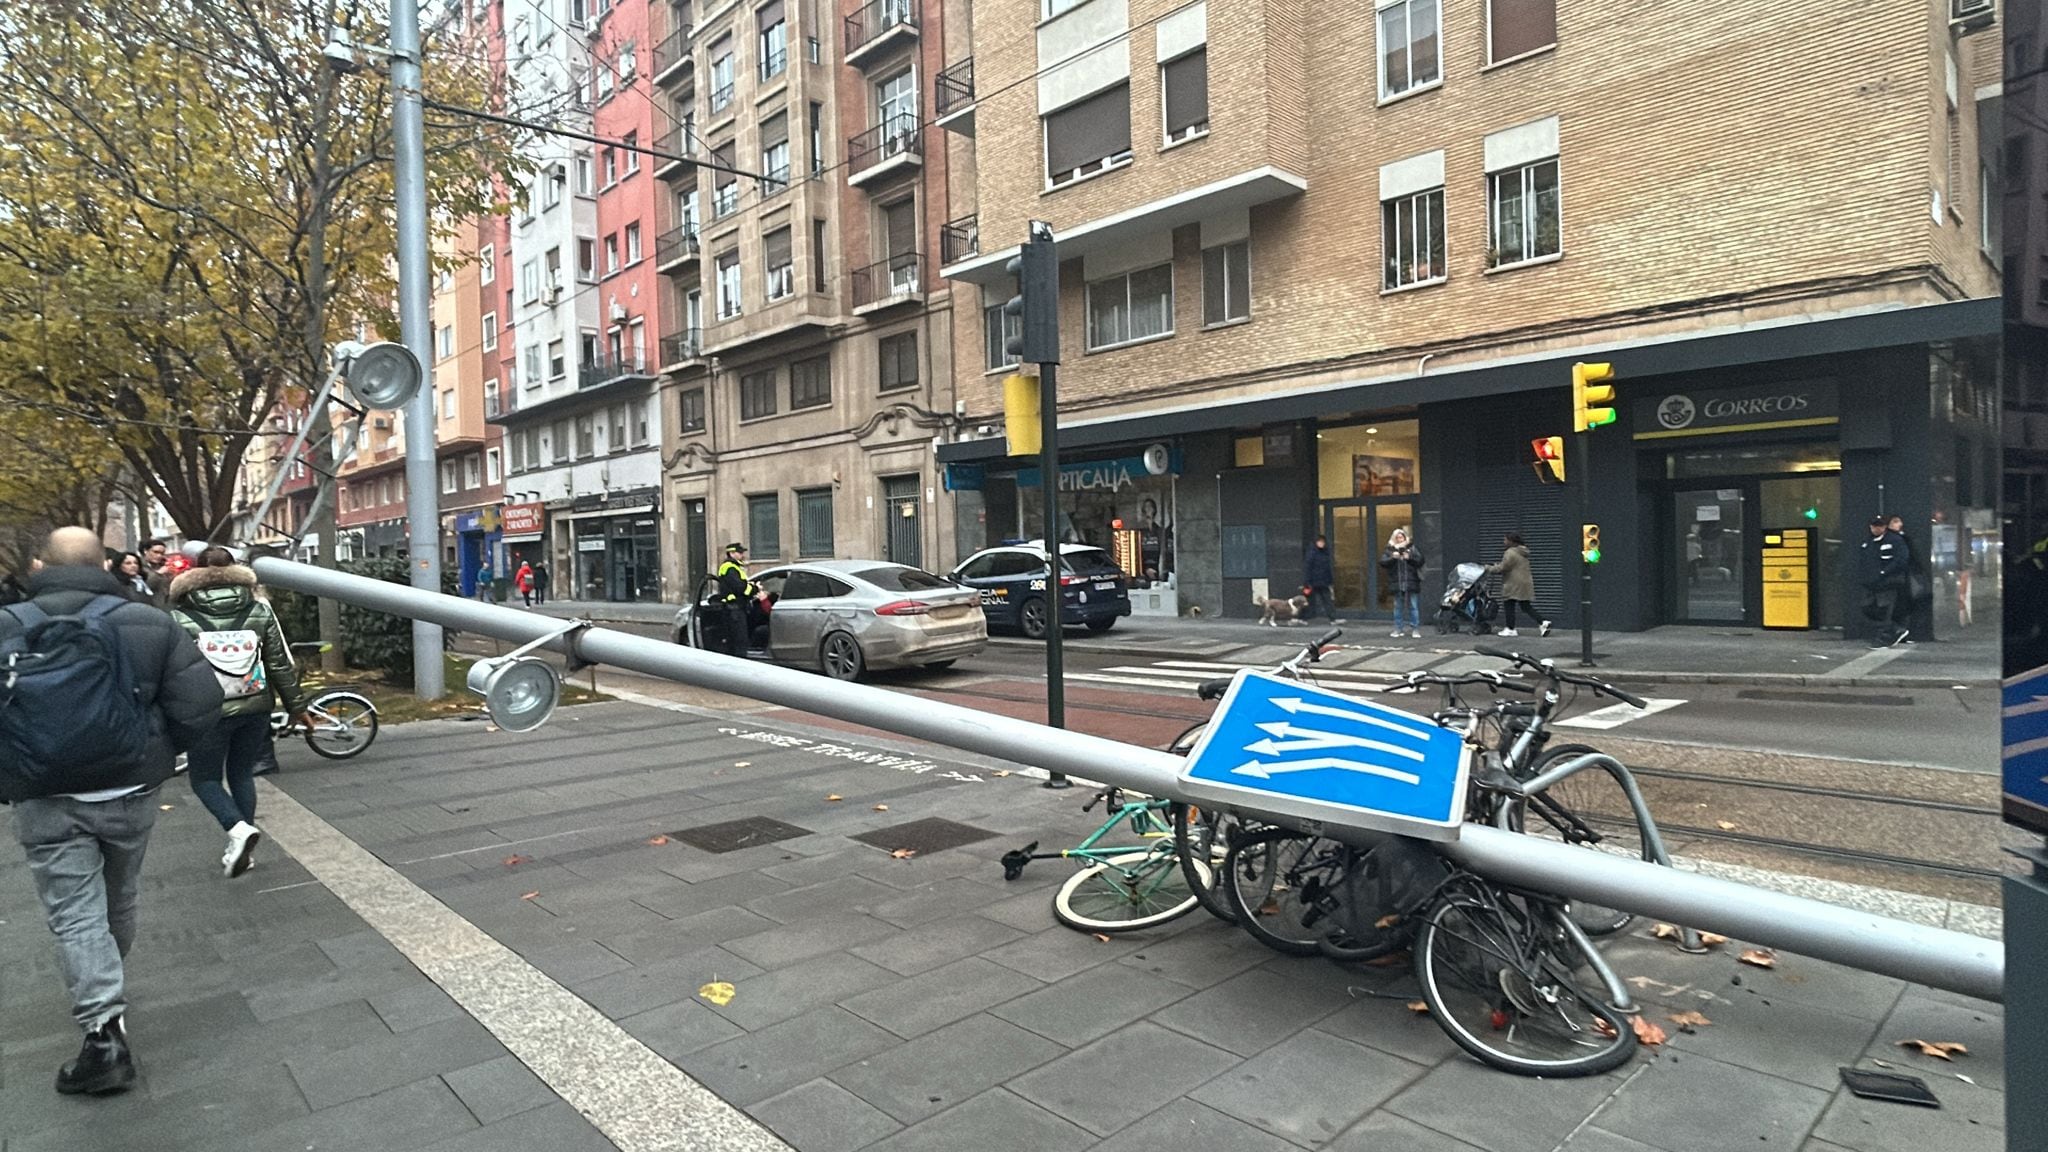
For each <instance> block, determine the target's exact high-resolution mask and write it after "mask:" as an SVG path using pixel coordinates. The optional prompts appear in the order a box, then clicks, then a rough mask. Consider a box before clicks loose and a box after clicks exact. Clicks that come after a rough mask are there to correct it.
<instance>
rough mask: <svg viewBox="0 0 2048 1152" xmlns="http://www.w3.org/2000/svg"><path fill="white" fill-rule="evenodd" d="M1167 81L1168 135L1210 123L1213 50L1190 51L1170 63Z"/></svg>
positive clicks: (1166, 70) (1167, 68) (1167, 69)
mask: <svg viewBox="0 0 2048 1152" xmlns="http://www.w3.org/2000/svg"><path fill="white" fill-rule="evenodd" d="M1165 72H1166V76H1165V83H1166V134H1167V135H1168V136H1174V135H1177V134H1179V133H1180V132H1181V131H1182V130H1183V129H1185V128H1190V127H1192V126H1194V125H1196V124H1206V123H1208V122H1209V50H1208V49H1206V48H1204V49H1201V50H1199V51H1195V52H1190V53H1188V54H1187V55H1185V56H1183V57H1181V58H1180V59H1178V60H1175V61H1173V62H1172V63H1170V64H1168V65H1167V66H1166V69H1165Z"/></svg>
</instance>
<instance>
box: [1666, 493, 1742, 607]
mask: <svg viewBox="0 0 2048 1152" xmlns="http://www.w3.org/2000/svg"><path fill="white" fill-rule="evenodd" d="M1732 484H1733V486H1732V487H1727V488H1682V489H1679V490H1678V491H1675V492H1673V493H1671V496H1670V507H1671V520H1670V524H1671V532H1672V537H1671V540H1672V544H1671V547H1670V548H1669V549H1668V550H1667V552H1666V554H1667V555H1668V556H1670V557H1671V560H1672V561H1673V562H1674V563H1675V564H1676V565H1677V570H1676V571H1675V572H1674V573H1673V575H1672V581H1671V585H1672V588H1673V589H1674V590H1675V591H1676V593H1677V601H1678V603H1677V606H1676V607H1677V613H1676V615H1677V618H1678V619H1679V620H1681V621H1683V622H1685V623H1688V624H1745V623H1752V622H1753V621H1751V619H1750V611H1749V599H1750V597H1749V585H1750V584H1751V582H1752V581H1751V579H1750V577H1751V575H1752V569H1753V568H1754V567H1755V565H1754V564H1753V563H1751V560H1750V555H1749V553H1750V542H1749V538H1748V533H1747V532H1746V531H1745V530H1744V524H1745V521H1746V520H1747V519H1748V516H1749V510H1750V509H1751V508H1752V507H1753V503H1752V501H1751V499H1750V494H1749V489H1750V488H1751V484H1749V483H1747V482H1732Z"/></svg>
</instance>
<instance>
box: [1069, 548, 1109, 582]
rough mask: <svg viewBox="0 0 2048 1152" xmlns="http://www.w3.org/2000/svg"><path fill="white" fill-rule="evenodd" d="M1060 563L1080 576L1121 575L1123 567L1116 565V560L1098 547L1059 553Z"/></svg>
mask: <svg viewBox="0 0 2048 1152" xmlns="http://www.w3.org/2000/svg"><path fill="white" fill-rule="evenodd" d="M1060 564H1061V565H1062V566H1063V567H1065V568H1066V570H1067V571H1069V572H1072V573H1075V574H1076V575H1080V576H1095V575H1103V576H1115V575H1121V574H1122V572H1123V569H1121V568H1118V567H1117V566H1116V561H1114V560H1111V559H1110V558H1109V553H1107V552H1104V551H1103V550H1102V549H1100V548H1082V549H1080V550H1078V551H1074V552H1062V553H1060Z"/></svg>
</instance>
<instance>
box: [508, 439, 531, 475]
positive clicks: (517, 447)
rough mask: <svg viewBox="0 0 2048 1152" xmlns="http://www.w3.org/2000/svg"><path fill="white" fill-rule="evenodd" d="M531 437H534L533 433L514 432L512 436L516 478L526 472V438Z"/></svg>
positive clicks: (513, 468) (513, 472)
mask: <svg viewBox="0 0 2048 1152" xmlns="http://www.w3.org/2000/svg"><path fill="white" fill-rule="evenodd" d="M531 435H533V433H531V432H514V433H513V434H512V436H511V443H512V475H514V476H517V475H519V474H520V473H521V472H524V471H526V438H527V437H528V436H531Z"/></svg>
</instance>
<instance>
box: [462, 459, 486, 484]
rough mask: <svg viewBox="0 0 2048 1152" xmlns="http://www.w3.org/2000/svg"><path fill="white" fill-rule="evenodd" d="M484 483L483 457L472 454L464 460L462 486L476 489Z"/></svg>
mask: <svg viewBox="0 0 2048 1152" xmlns="http://www.w3.org/2000/svg"><path fill="white" fill-rule="evenodd" d="M482 483H483V457H482V456H481V455H479V454H478V453H475V452H471V453H470V454H469V455H467V456H464V457H463V458H462V486H463V487H464V488H475V487H477V486H478V485H480V484H482Z"/></svg>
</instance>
